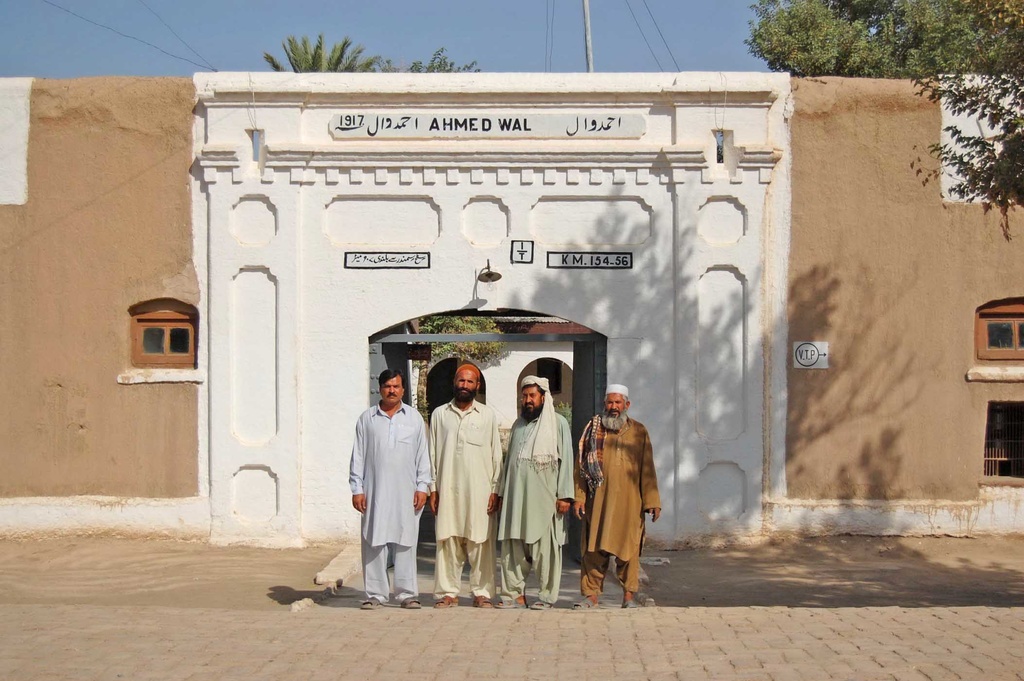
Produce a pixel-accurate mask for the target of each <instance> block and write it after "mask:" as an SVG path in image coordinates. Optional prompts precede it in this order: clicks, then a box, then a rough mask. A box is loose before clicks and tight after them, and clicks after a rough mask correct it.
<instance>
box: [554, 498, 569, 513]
mask: <svg viewBox="0 0 1024 681" xmlns="http://www.w3.org/2000/svg"><path fill="white" fill-rule="evenodd" d="M571 507H572V502H571V501H565V500H564V499H556V500H555V513H557V514H558V515H562V514H563V513H565V512H567V511H568V510H569V508H571Z"/></svg>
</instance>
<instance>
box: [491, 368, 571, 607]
mask: <svg viewBox="0 0 1024 681" xmlns="http://www.w3.org/2000/svg"><path fill="white" fill-rule="evenodd" d="M521 386H522V390H521V398H522V406H521V411H520V413H521V416H520V418H518V419H516V422H515V423H514V424H513V425H512V434H511V438H510V439H509V445H508V455H507V456H506V457H505V470H504V474H503V475H502V485H501V487H500V490H499V494H500V495H501V502H500V504H501V519H500V521H499V523H498V540H499V541H500V542H501V585H502V588H501V603H500V604H499V605H498V607H500V608H525V607H526V595H525V589H526V578H527V577H528V576H529V574H530V570H531V566H532V568H534V569H536V571H537V579H538V581H539V583H540V593H539V600H538V601H536V602H535V603H533V605H531V606H530V608H531V609H533V610H547V609H549V608H551V606H552V605H554V603H555V601H557V600H558V588H559V584H560V582H561V579H562V545H563V544H565V542H566V539H567V536H566V528H565V513H566V512H567V511H568V510H569V507H570V506H571V504H572V500H573V494H574V490H573V478H572V472H573V449H572V438H571V435H570V431H569V422H568V421H566V420H565V418H564V417H563V416H562V415H561V414H558V413H556V412H555V406H554V400H553V398H552V397H551V395H550V394H549V393H550V389H549V387H548V380H547V379H546V378H539V377H537V376H527V377H526V378H524V379H523V380H522V383H521Z"/></svg>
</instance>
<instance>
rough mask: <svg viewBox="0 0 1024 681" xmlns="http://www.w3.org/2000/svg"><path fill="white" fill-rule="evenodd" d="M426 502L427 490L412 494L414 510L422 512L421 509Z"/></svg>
mask: <svg viewBox="0 0 1024 681" xmlns="http://www.w3.org/2000/svg"><path fill="white" fill-rule="evenodd" d="M426 503H427V493H426V492H416V493H415V494H413V495H412V510H414V511H416V512H417V513H419V512H420V509H421V508H423V505H424V504H426Z"/></svg>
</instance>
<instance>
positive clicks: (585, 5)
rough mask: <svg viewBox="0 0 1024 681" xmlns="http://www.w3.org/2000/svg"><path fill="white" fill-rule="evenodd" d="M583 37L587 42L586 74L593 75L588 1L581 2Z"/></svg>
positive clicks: (592, 49) (592, 51)
mask: <svg viewBox="0 0 1024 681" xmlns="http://www.w3.org/2000/svg"><path fill="white" fill-rule="evenodd" d="M583 35H584V37H585V38H586V41H587V73H593V72H594V48H593V47H592V46H591V44H590V0H583Z"/></svg>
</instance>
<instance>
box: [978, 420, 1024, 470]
mask: <svg viewBox="0 0 1024 681" xmlns="http://www.w3.org/2000/svg"><path fill="white" fill-rule="evenodd" d="M984 474H985V475H986V476H1000V477H1014V478H1021V477H1024V402H989V403H988V422H987V423H986V425H985V471H984Z"/></svg>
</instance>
